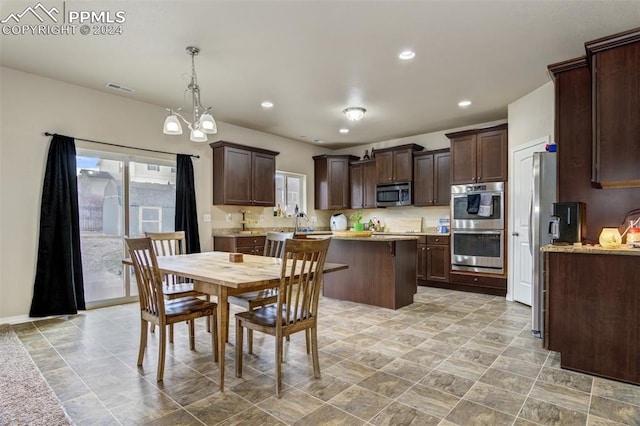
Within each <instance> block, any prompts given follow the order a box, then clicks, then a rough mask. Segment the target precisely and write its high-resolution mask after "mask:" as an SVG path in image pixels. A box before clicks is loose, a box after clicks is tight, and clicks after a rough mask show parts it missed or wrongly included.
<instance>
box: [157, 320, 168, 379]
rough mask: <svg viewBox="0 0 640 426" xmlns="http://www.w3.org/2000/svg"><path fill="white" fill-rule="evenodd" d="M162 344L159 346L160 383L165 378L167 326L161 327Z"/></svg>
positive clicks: (158, 376)
mask: <svg viewBox="0 0 640 426" xmlns="http://www.w3.org/2000/svg"><path fill="white" fill-rule="evenodd" d="M159 328H160V344H159V345H158V347H159V349H158V375H157V376H156V380H157V381H158V382H159V381H161V380H162V378H163V377H164V353H165V351H166V346H167V326H166V325H161V326H160V327H159Z"/></svg>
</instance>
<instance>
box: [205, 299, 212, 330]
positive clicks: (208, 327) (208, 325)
mask: <svg viewBox="0 0 640 426" xmlns="http://www.w3.org/2000/svg"><path fill="white" fill-rule="evenodd" d="M205 300H206V301H207V302H211V296H209V295H208V294H207V295H206V297H205ZM207 331H208V332H209V333H211V322H210V321H209V318H207Z"/></svg>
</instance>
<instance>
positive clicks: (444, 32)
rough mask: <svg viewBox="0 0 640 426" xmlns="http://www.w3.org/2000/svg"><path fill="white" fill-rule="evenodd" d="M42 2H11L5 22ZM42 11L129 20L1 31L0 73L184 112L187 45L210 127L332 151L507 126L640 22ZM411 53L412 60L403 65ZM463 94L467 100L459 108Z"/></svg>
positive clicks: (248, 10) (621, 6)
mask: <svg viewBox="0 0 640 426" xmlns="http://www.w3.org/2000/svg"><path fill="white" fill-rule="evenodd" d="M36 4H37V0H33V1H30V2H29V1H27V2H25V1H20V2H15V1H4V0H3V1H2V4H1V5H0V15H1V16H0V19H5V18H6V17H7V16H8V15H9V14H10V13H20V12H21V11H23V10H24V9H25V7H27V6H33V7H35V5H36ZM42 4H43V5H44V6H45V7H47V8H51V7H53V6H55V7H56V8H58V9H59V10H60V11H62V10H65V11H66V12H67V14H66V15H65V16H68V12H69V11H73V10H80V9H82V10H93V11H109V12H110V13H111V14H112V17H115V13H116V11H118V10H122V11H124V12H125V15H124V16H125V18H126V21H125V22H124V23H122V26H121V29H122V34H121V35H93V34H89V35H81V34H79V32H78V33H76V34H74V35H66V36H65V35H58V36H54V35H48V36H42V35H40V36H33V35H5V34H2V35H0V43H1V44H0V58H1V64H2V65H3V66H6V67H10V68H14V69H18V70H23V71H26V72H30V73H34V74H38V75H42V76H45V77H50V78H53V79H56V80H61V81H65V82H69V83H73V84H77V85H80V86H84V87H88V88H92V89H96V90H101V91H105V92H109V93H114V94H118V95H122V96H124V97H127V98H131V99H135V100H138V101H143V102H148V103H152V104H156V105H160V106H163V107H174V108H176V107H179V106H181V105H182V104H183V92H184V90H185V88H186V85H187V83H188V73H189V72H190V57H189V56H188V55H187V53H186V52H185V48H186V46H189V45H193V46H197V47H199V48H200V49H201V53H200V55H199V56H197V57H196V70H197V72H198V78H199V83H200V86H201V87H200V88H201V92H202V103H203V105H205V106H212V107H213V108H212V111H213V115H214V117H215V118H216V120H219V121H224V122H227V123H232V124H235V125H238V126H243V127H247V128H251V129H255V130H259V131H263V132H267V133H272V134H276V135H280V136H284V137H287V138H291V139H295V140H299V141H301V142H308V143H314V142H313V141H314V140H321V141H323V142H322V144H323V146H326V147H328V148H339V147H347V146H351V145H357V144H362V143H372V142H378V141H384V140H389V139H395V138H400V137H404V136H411V135H416V134H421V133H428V132H432V131H437V130H443V129H451V128H455V127H461V126H466V125H472V124H477V123H481V122H486V121H492V120H497V119H504V118H506V117H507V105H508V104H509V103H511V102H513V101H515V100H517V99H519V98H521V97H522V96H524V95H525V94H527V93H528V92H530V91H532V90H534V89H536V88H538V87H540V86H541V85H543V84H544V83H546V82H548V81H549V75H548V72H547V68H546V67H547V65H548V64H551V63H554V62H559V61H562V60H566V59H570V58H573V57H577V56H581V55H583V54H584V42H585V41H588V40H593V39H596V38H599V37H604V36H607V35H610V34H613V33H616V32H621V31H625V30H628V29H631V28H634V27H636V26H638V22H640V1H506V0H505V1H482V0H476V1H355V0H353V1H347V0H342V1H302V0H300V1H126V2H116V1H101V2H100V1H78V0H76V1H66V2H62V1H47V0H42ZM63 8H64V9H63ZM62 15H63V13H62V12H61V13H60V16H62ZM29 20H31V21H30V22H28V21H29ZM27 22H28V23H31V24H36V23H38V22H37V21H35V19H34V17H33V16H27V15H25V16H24V17H23V18H22V22H21V24H24V23H27ZM45 23H47V22H45ZM77 31H78V30H77ZM404 49H412V50H414V51H415V52H416V56H415V58H414V59H412V60H410V61H401V60H400V59H398V53H400V51H402V50H404ZM107 82H111V83H116V84H120V85H123V86H127V87H130V88H133V89H135V92H134V93H130V94H129V93H122V92H117V91H113V90H112V89H108V88H106V87H105V83H107ZM463 99H469V100H471V101H472V102H473V103H472V105H471V106H470V107H468V108H465V109H461V108H459V107H458V105H457V104H458V102H459V101H460V100H463ZM264 100H269V101H271V102H273V103H274V104H275V106H274V107H273V108H272V109H264V108H262V107H261V106H260V103H261V102H262V101H264ZM349 106H361V107H364V108H366V109H367V112H366V114H365V116H364V118H363V119H362V120H361V121H359V122H349V121H347V120H346V118H345V117H344V115H343V114H342V110H343V109H344V108H346V107H349ZM163 120H164V116H162V115H159V116H158V132H160V131H161V127H162V123H163ZM343 127H346V128H349V129H350V132H349V133H348V134H341V133H339V131H338V130H339V129H340V128H343ZM315 143H318V142H315Z"/></svg>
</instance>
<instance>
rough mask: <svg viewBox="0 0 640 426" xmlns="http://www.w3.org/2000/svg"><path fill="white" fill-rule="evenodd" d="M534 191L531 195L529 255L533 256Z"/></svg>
mask: <svg viewBox="0 0 640 426" xmlns="http://www.w3.org/2000/svg"><path fill="white" fill-rule="evenodd" d="M532 225H533V191H531V194H530V195H529V253H530V254H531V256H533V230H532V229H531V226H532Z"/></svg>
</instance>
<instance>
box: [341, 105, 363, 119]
mask: <svg viewBox="0 0 640 426" xmlns="http://www.w3.org/2000/svg"><path fill="white" fill-rule="evenodd" d="M342 112H343V113H344V115H346V116H347V119H348V120H351V121H359V120H362V117H364V113H365V112H367V110H366V109H364V108H361V107H349V108H346V109H345V110H344V111H342Z"/></svg>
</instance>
